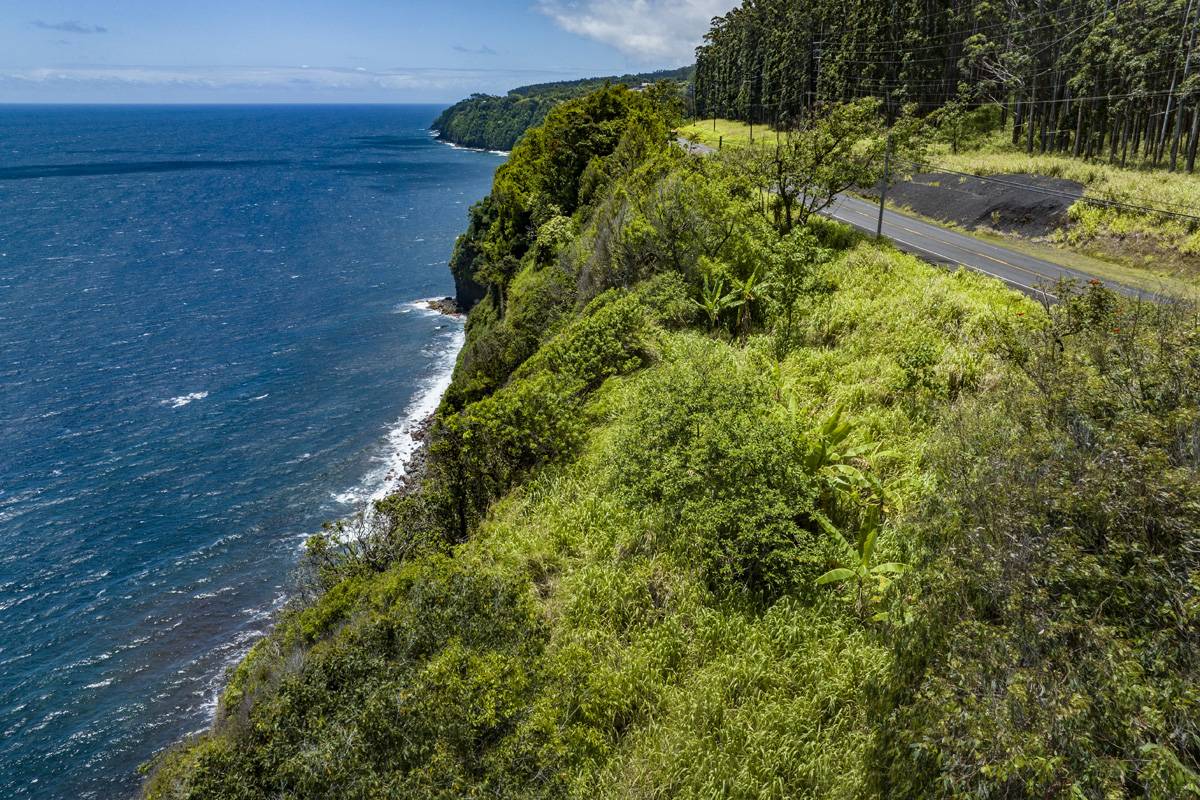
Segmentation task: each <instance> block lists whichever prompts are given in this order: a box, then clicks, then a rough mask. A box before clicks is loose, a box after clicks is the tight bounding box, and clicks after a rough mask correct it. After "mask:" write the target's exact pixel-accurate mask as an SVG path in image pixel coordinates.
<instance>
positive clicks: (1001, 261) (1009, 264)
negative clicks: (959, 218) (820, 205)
mask: <svg viewBox="0 0 1200 800" xmlns="http://www.w3.org/2000/svg"><path fill="white" fill-rule="evenodd" d="M842 210H843V211H848V212H850V213H852V214H859V215H860V216H864V217H866V218H867V219H871V218H872V215H871V214H869V213H867V212H866V211H862V210H861V209H856V208H851V207H849V206H843V207H842ZM891 213H892V214H893V215H894V216H900V215H899V214H896V212H894V211H893V212H891ZM902 218H903V217H902ZM884 222H885V223H887V224H889V225H891V226H892V227H893V228H899V229H900V230H902V231H908V232H909V233H911V234H913V235H914V236H923V237H925V238H927V239H932V240H933V241H935V242H940V243H941V244H947V245H950V246H951V247H957V248H959V249H961V250H966V251H967V252H968V253H970V254H971V255H975V256H979V257H980V258H986V259H988V260H989V261H995V262H996V263H997V264H1003V265H1004V266H1006V267H1010V268H1012V269H1015V270H1019V271H1021V272H1024V273H1027V274H1029V275H1033V276H1034V277H1035V278H1042V279H1044V280H1052V277H1051V276H1050V275H1046V274H1045V273H1042V272H1038V271H1037V270H1032V269H1029V268H1028V267H1022V266H1020V265H1018V264H1013V263H1012V262H1010V261H1005V260H1004V259H1002V258H996V257H995V256H989V255H988V254H987V253H981V252H979V251H978V250H972V249H971V248H969V247H967V246H965V245H963V244H959V243H957V242H950V241H946V240H945V239H939V238H938V237H936V236H934V235H932V234H929V233H925V232H923V231H915V230H913V229H912V228H908V227H905V226H904V225H901V224H899V223H897V222H892V221H890V220H888V219H886V218H885V219H884ZM892 238H895V237H892ZM909 246H910V247H917V246H918V245H915V244H912V243H909ZM941 257H942V258H946V257H947V256H941ZM950 260H951V261H954V262H955V263H962V262H961V261H959V260H958V259H956V258H953V259H950ZM963 266H969V265H966V264H964V265H963ZM984 271H985V270H982V269H981V270H980V272H984ZM987 274H988V275H991V274H992V273H990V272H988V273H987ZM1013 283H1016V281H1013ZM1017 285H1018V286H1020V285H1023V284H1017Z"/></svg>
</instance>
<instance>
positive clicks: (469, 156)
mask: <svg viewBox="0 0 1200 800" xmlns="http://www.w3.org/2000/svg"><path fill="white" fill-rule="evenodd" d="M437 111H438V109H436V108H433V107H418V106H392V107H378V106H376V107H259V108H249V107H197V108H180V107H171V108H167V107H163V108H147V107H55V108H45V107H42V108H38V107H0V797H5V798H10V797H14V798H76V797H85V798H86V797H102V798H109V797H123V796H129V795H131V794H133V793H134V792H136V789H137V786H138V777H137V775H136V774H135V770H136V767H137V765H138V764H139V763H141V762H143V761H145V760H146V759H147V758H149V757H150V756H152V755H153V754H154V753H155V752H156V751H158V750H159V749H161V748H162V747H164V746H166V745H168V744H170V743H171V742H173V741H175V740H177V739H178V738H179V737H181V736H182V735H184V734H186V733H189V732H192V731H196V730H198V729H201V728H203V727H205V726H206V724H207V723H208V721H209V719H210V716H211V713H212V709H213V705H214V703H215V697H216V692H217V690H218V688H219V685H220V679H221V676H222V674H223V672H224V669H225V667H226V666H227V665H228V664H229V663H230V662H231V661H232V660H234V659H236V658H237V657H238V656H239V655H240V654H242V653H244V652H245V650H246V649H247V647H248V646H249V644H250V643H251V642H252V641H253V640H254V639H255V638H256V637H258V636H260V635H261V634H262V633H263V631H264V630H265V628H266V626H267V625H268V624H269V620H270V617H271V613H272V611H273V610H274V609H276V608H277V607H278V605H279V604H280V602H281V601H282V599H283V598H284V597H285V595H286V594H287V592H288V588H289V580H290V571H291V570H292V569H293V567H294V565H295V563H296V559H297V557H298V555H299V548H300V545H301V542H302V540H303V537H304V536H305V535H306V534H308V533H311V532H313V531H314V530H316V529H318V528H319V526H320V524H321V522H323V521H324V520H328V519H334V518H339V517H342V516H345V515H347V514H349V513H352V512H353V511H354V510H355V509H356V508H357V507H359V506H360V505H361V503H362V502H363V501H364V499H365V498H367V497H369V496H370V495H371V494H372V493H375V492H378V491H380V490H381V488H382V486H383V485H384V482H385V480H386V474H387V473H388V472H389V471H390V470H393V469H394V468H395V467H396V466H397V465H398V464H399V463H400V462H402V460H403V456H404V454H405V452H406V451H407V450H408V449H409V448H410V447H411V442H412V440H411V438H410V437H408V436H407V435H406V431H407V428H408V426H409V425H410V424H411V422H412V420H413V419H415V418H416V417H419V416H420V415H421V414H422V412H423V411H424V410H428V409H429V407H430V406H431V404H432V403H433V402H435V401H436V395H437V390H438V387H439V386H440V385H442V384H443V383H444V381H445V379H446V375H447V370H448V368H449V366H450V363H451V360H452V358H453V354H454V352H455V350H456V348H457V347H458V346H459V344H460V343H461V336H462V333H461V323H460V322H458V321H455V320H452V319H450V318H447V317H444V316H440V315H438V314H436V313H433V312H430V311H427V310H423V309H421V308H420V307H419V306H418V305H414V301H417V300H420V299H421V298H428V297H433V296H443V295H446V294H450V293H452V291H453V283H452V280H451V278H450V275H449V272H448V270H447V268H446V260H447V258H448V256H449V254H450V251H451V247H452V245H453V241H454V237H455V236H456V235H457V234H458V233H460V232H461V231H462V229H463V228H464V226H465V222H466V212H467V208H468V207H469V206H470V204H471V203H472V202H474V201H475V200H477V199H478V198H480V197H482V196H483V195H484V194H485V193H486V191H487V189H488V186H489V183H490V180H491V176H492V173H493V171H494V170H495V168H496V167H497V166H498V165H499V164H500V163H501V159H500V158H499V157H498V156H496V155H494V154H488V153H477V152H470V151H466V150H456V149H453V148H450V147H447V146H444V145H442V144H439V143H437V142H435V141H434V140H432V139H431V138H430V136H429V134H428V132H427V131H426V130H425V127H426V126H427V125H428V123H429V122H430V121H431V120H432V119H433V118H434V116H436V113H437Z"/></svg>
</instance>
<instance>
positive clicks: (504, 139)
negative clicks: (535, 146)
mask: <svg viewBox="0 0 1200 800" xmlns="http://www.w3.org/2000/svg"><path fill="white" fill-rule="evenodd" d="M691 77H692V68H691V67H683V68H681V69H664V70H659V71H657V72H645V73H639V74H636V75H620V76H612V77H608V78H587V79H584V80H578V81H560V82H557V83H537V84H532V85H530V86H520V87H518V88H516V89H513V90H511V91H510V92H509V93H508V94H506V95H504V96H503V97H498V96H496V95H490V94H473V95H471V96H470V97H468V98H467V99H466V100H460V101H459V102H457V103H455V104H454V105H452V106H450V107H449V108H447V109H446V110H445V111H443V112H442V113H441V114H440V115H439V116H438V118H437V119H436V120H434V122H433V124H432V125H431V126H430V127H431V128H432V129H434V130H436V131H437V132H438V136H439V138H441V139H444V140H446V141H448V142H453V143H454V144H458V145H462V146H463V147H476V148H480V149H483V150H512V149H513V146H514V145H515V144H516V143H517V140H518V139H520V138H521V135H522V134H524V133H525V131H527V130H529V129H530V128H533V127H535V126H537V125H540V124H541V123H542V120H544V119H545V118H546V114H548V113H549V112H550V109H551V108H553V107H554V106H556V105H558V104H559V103H561V102H562V101H564V100H570V99H573V98H576V97H582V96H583V95H585V94H588V93H590V92H593V91H595V90H597V89H599V88H601V87H603V86H604V85H605V84H621V85H624V86H630V87H633V88H637V87H640V86H641V85H642V84H657V83H660V82H665V83H664V85H663V86H660V87H659V88H658V91H666V90H667V89H668V88H673V89H674V90H678V87H680V86H681V84H684V83H686V82H688V81H690V80H691Z"/></svg>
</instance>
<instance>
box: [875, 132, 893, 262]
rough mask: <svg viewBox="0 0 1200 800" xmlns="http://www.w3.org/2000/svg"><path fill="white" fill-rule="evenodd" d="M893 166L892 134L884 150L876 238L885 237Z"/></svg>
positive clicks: (889, 135)
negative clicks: (889, 185)
mask: <svg viewBox="0 0 1200 800" xmlns="http://www.w3.org/2000/svg"><path fill="white" fill-rule="evenodd" d="M891 166H892V135H891V134H890V133H889V134H888V138H887V149H886V150H884V151H883V181H882V182H881V183H880V185H879V222H877V223H876V224H875V238H876V239H882V238H883V203H884V200H885V199H886V198H887V187H888V180H889V179H890V177H891V175H890V173H891Z"/></svg>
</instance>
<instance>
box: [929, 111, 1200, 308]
mask: <svg viewBox="0 0 1200 800" xmlns="http://www.w3.org/2000/svg"><path fill="white" fill-rule="evenodd" d="M930 161H931V164H932V165H933V167H934V168H935V169H936V168H939V167H941V168H946V169H951V170H956V171H959V172H969V173H972V174H975V175H983V176H987V175H1005V174H1017V173H1026V174H1032V175H1044V176H1047V177H1052V178H1062V179H1065V180H1070V181H1075V182H1077V183H1079V184H1082V185H1083V187H1084V196H1085V197H1093V198H1097V199H1101V200H1108V201H1114V202H1119V203H1125V204H1129V205H1133V206H1143V207H1148V208H1156V209H1163V210H1167V211H1173V212H1178V213H1183V214H1192V215H1196V216H1200V175H1196V174H1192V175H1188V174H1187V173H1183V172H1174V173H1171V172H1167V171H1166V170H1165V169H1162V168H1152V167H1125V168H1122V167H1120V166H1119V165H1116V164H1109V163H1107V162H1106V161H1103V160H1095V159H1093V160H1091V161H1084V160H1083V159H1078V158H1072V157H1070V156H1066V155H1056V154H1044V155H1042V154H1034V155H1027V154H1026V153H1025V152H1024V151H1023V150H1022V149H1020V148H1017V147H1013V146H1012V144H1011V143H1010V141H1009V139H1008V134H1007V133H1006V132H1003V131H999V132H997V133H995V134H993V135H992V136H991V137H990V138H988V139H987V140H985V141H984V142H983V143H982V144H981V145H980V146H978V147H976V148H973V149H970V150H964V151H961V152H959V153H957V154H953V153H950V152H949V150H948V148H945V147H944V146H943V147H939V148H935V149H934V151H933V152H932V153H931V158H930ZM1070 215H1071V222H1072V224H1071V225H1070V227H1068V228H1066V229H1064V230H1062V231H1059V232H1058V233H1057V234H1056V236H1055V240H1056V241H1057V242H1058V243H1059V244H1062V245H1065V246H1067V247H1069V248H1071V249H1072V250H1075V251H1076V252H1079V253H1083V254H1085V255H1090V256H1094V257H1098V258H1100V259H1101V260H1103V261H1107V262H1113V261H1116V262H1119V264H1120V265H1121V266H1122V267H1124V268H1132V269H1133V270H1140V271H1148V272H1150V273H1151V275H1152V276H1153V278H1148V280H1151V281H1154V280H1159V279H1162V280H1168V281H1175V280H1182V281H1185V282H1187V283H1188V284H1190V285H1195V284H1196V283H1197V282H1200V221H1198V220H1186V219H1180V218H1178V217H1169V216H1165V215H1162V214H1155V213H1153V212H1141V211H1137V210H1133V209H1124V208H1105V207H1102V206H1097V205H1093V204H1089V203H1076V204H1075V205H1074V206H1073V207H1072V208H1071V211H1070Z"/></svg>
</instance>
